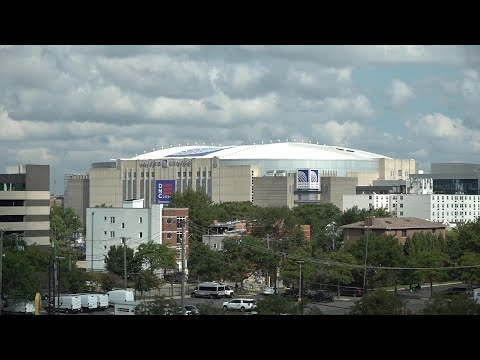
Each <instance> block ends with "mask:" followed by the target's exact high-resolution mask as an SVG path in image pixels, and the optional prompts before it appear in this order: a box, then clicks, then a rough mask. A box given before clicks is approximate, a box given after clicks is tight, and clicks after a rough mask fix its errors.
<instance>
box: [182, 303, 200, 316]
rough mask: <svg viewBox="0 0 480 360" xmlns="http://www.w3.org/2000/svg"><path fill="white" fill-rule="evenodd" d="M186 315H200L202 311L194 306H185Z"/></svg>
mask: <svg viewBox="0 0 480 360" xmlns="http://www.w3.org/2000/svg"><path fill="white" fill-rule="evenodd" d="M185 315H200V311H198V309H197V307H196V306H194V305H185Z"/></svg>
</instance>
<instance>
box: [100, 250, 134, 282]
mask: <svg viewBox="0 0 480 360" xmlns="http://www.w3.org/2000/svg"><path fill="white" fill-rule="evenodd" d="M126 252H127V279H129V278H130V277H131V275H132V274H138V273H139V271H140V268H141V262H140V259H139V258H138V257H136V256H134V252H133V249H132V248H129V247H128V246H127V249H126ZM124 261H125V260H124V247H123V245H121V246H116V245H112V246H110V250H108V253H107V255H106V256H105V268H106V269H107V271H109V272H111V273H112V274H115V275H117V276H119V277H121V278H124V275H125V270H124Z"/></svg>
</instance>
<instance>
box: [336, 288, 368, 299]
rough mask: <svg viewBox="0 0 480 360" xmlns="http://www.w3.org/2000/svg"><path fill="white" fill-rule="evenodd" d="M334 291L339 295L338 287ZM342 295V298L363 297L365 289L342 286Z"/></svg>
mask: <svg viewBox="0 0 480 360" xmlns="http://www.w3.org/2000/svg"><path fill="white" fill-rule="evenodd" d="M333 289H335V290H332V291H335V293H337V287H336V286H334V287H333ZM340 295H341V296H353V297H357V296H363V289H362V288H359V287H350V286H340Z"/></svg>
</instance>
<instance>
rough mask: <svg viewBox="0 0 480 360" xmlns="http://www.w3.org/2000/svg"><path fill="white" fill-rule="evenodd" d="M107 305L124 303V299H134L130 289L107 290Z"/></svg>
mask: <svg viewBox="0 0 480 360" xmlns="http://www.w3.org/2000/svg"><path fill="white" fill-rule="evenodd" d="M107 295H108V305H109V306H114V305H115V304H124V303H125V302H126V301H135V298H134V296H133V291H132V290H124V289H122V290H111V291H108V292H107Z"/></svg>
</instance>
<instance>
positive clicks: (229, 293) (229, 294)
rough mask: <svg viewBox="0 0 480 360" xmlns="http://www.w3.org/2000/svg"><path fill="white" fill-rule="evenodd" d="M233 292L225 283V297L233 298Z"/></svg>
mask: <svg viewBox="0 0 480 360" xmlns="http://www.w3.org/2000/svg"><path fill="white" fill-rule="evenodd" d="M233 295H234V292H233V290H232V289H231V288H230V286H228V285H225V297H229V298H233Z"/></svg>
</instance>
